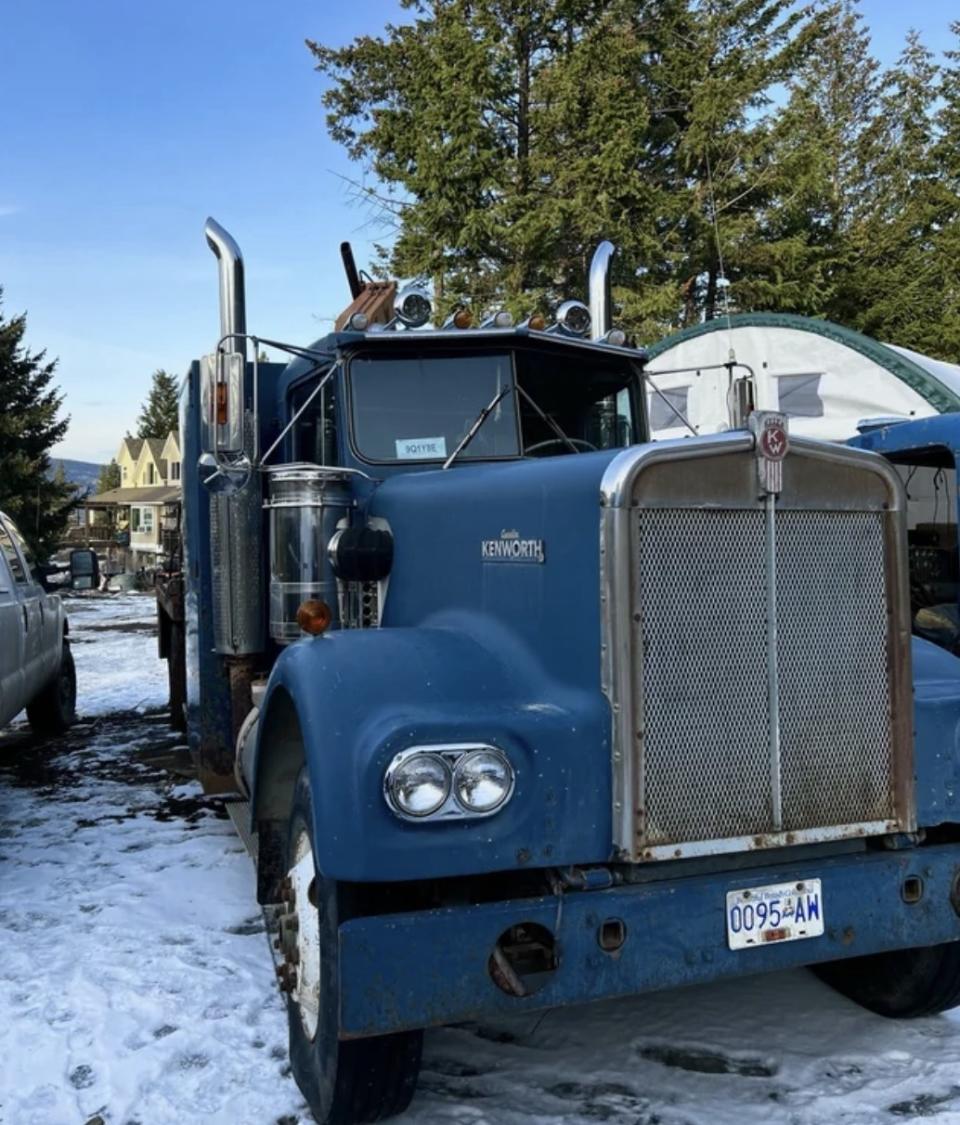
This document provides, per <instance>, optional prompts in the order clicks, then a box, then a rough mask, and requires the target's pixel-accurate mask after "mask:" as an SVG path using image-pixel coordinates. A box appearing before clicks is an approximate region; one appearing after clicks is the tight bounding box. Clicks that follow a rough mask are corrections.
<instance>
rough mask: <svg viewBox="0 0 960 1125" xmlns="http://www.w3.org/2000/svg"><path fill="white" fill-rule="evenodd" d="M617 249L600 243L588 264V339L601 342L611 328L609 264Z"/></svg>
mask: <svg viewBox="0 0 960 1125" xmlns="http://www.w3.org/2000/svg"><path fill="white" fill-rule="evenodd" d="M616 252H617V248H616V246H614V244H613V243H612V242H606V241H604V242H601V243H600V245H599V246H598V247H597V248H596V250H595V251H594V252H593V259H592V261H591V262H590V280H589V293H590V297H589V300H590V339H591V340H602V339H603V337H604V336H606V334H607V333H608V332H609V331H610V329H611V327H612V326H613V299H612V297H611V295H610V263H611V262H612V261H613V256H614V254H616Z"/></svg>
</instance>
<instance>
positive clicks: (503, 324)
mask: <svg viewBox="0 0 960 1125" xmlns="http://www.w3.org/2000/svg"><path fill="white" fill-rule="evenodd" d="M480 327H481V328H512V327H513V313H510V312H508V311H507V310H506V309H500V311H499V312H495V313H493V315H492V316H488V317H486V318H485V319H484V320H483V321H481V323H480Z"/></svg>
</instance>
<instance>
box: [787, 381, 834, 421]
mask: <svg viewBox="0 0 960 1125" xmlns="http://www.w3.org/2000/svg"><path fill="white" fill-rule="evenodd" d="M822 378H823V376H822V375H820V374H816V375H778V376H777V395H778V399H779V402H780V409H781V410H782V411H783V412H784V414H789V415H790V417H791V418H822V417H823V399H822V398H821V397H820V380H821V379H822Z"/></svg>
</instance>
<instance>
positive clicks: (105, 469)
mask: <svg viewBox="0 0 960 1125" xmlns="http://www.w3.org/2000/svg"><path fill="white" fill-rule="evenodd" d="M119 487H120V466H119V465H118V464H117V462H116V460H114V459H113V458H111V459H110V464H109V465H102V466H101V468H100V474H99V476H98V477H97V492H109V491H110V490H111V489H113V488H119Z"/></svg>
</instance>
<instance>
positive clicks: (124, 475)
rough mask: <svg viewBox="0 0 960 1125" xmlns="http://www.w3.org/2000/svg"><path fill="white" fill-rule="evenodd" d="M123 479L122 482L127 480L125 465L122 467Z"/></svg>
mask: <svg viewBox="0 0 960 1125" xmlns="http://www.w3.org/2000/svg"><path fill="white" fill-rule="evenodd" d="M123 479H124V480H126V479H127V466H126V465H124V466H123Z"/></svg>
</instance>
